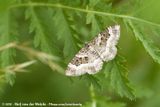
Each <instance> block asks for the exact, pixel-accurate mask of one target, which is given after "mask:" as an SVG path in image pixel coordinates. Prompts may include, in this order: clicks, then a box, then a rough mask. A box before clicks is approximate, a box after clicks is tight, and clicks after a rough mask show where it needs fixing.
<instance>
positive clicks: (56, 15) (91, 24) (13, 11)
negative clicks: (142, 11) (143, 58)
mask: <svg viewBox="0 0 160 107" xmlns="http://www.w3.org/2000/svg"><path fill="white" fill-rule="evenodd" d="M130 3H134V5H133V6H132V7H131V9H130V10H127V9H126V8H127V7H129V6H131V5H130ZM122 4H123V3H122ZM122 4H121V2H118V1H117V0H108V1H106V0H89V1H80V0H75V2H73V1H72V0H55V1H52V0H41V1H37V0H28V1H27V0H26V1H25V0H19V1H18V0H0V14H1V17H0V68H1V69H0V77H2V78H0V91H1V89H3V88H1V87H3V86H4V85H3V84H4V83H9V84H11V85H14V82H16V81H15V78H16V74H17V72H18V71H24V68H25V67H28V66H31V65H33V64H34V63H32V60H36V62H41V63H43V64H46V65H48V66H49V67H50V68H51V70H53V71H58V73H60V74H62V76H64V69H65V68H66V66H67V64H68V63H69V61H70V60H71V59H72V58H73V57H74V56H75V54H76V52H78V50H79V49H80V48H82V47H83V46H84V43H85V42H86V41H90V40H91V39H92V38H93V37H95V36H96V35H97V34H98V33H99V32H100V31H101V30H103V29H105V28H106V26H109V25H113V24H115V23H121V21H123V22H122V23H121V24H120V25H121V26H122V29H123V24H124V25H125V26H126V28H127V30H125V29H123V30H122V32H124V31H127V33H128V31H132V32H133V35H134V36H135V37H136V38H137V39H138V40H139V41H140V42H141V43H142V45H143V46H144V48H145V50H146V51H147V52H148V53H149V55H150V56H151V58H152V59H153V60H154V61H155V62H157V63H159V64H160V51H159V48H158V46H156V45H155V43H154V41H153V40H152V38H149V37H148V36H147V33H148V32H147V31H146V28H145V27H143V26H144V25H147V24H148V25H147V26H150V27H151V28H152V29H153V30H154V33H155V34H156V35H159V27H160V25H159V24H156V23H153V22H149V21H147V20H144V19H140V18H137V17H132V16H129V15H120V14H118V13H121V14H125V13H127V12H128V13H129V12H130V11H132V9H133V10H134V9H135V8H137V6H138V7H139V5H141V2H140V1H138V0H137V1H133V0H131V1H130V2H129V1H127V3H126V4H124V5H123V6H121V5H122ZM136 12H138V10H137V11H136ZM132 13H133V14H134V12H132ZM119 19H120V20H119ZM121 19H122V20H121ZM137 23H138V24H137ZM143 24H144V25H143ZM155 29H156V30H155ZM157 29H158V30H157ZM14 42H16V43H15V44H14ZM125 42H126V44H128V41H125ZM10 43H11V44H12V45H8V44H10ZM28 43H29V45H28ZM26 44H27V46H26ZM29 47H30V48H29ZM119 51H120V52H119ZM119 53H123V52H121V49H118V55H117V56H116V58H115V59H114V60H113V61H110V62H107V63H106V64H104V67H103V69H102V70H101V72H99V73H98V74H95V75H88V74H86V75H83V76H82V77H80V78H79V81H84V83H86V84H88V88H90V86H91V87H92V86H93V87H92V88H91V89H90V94H91V101H86V102H85V104H84V105H83V106H84V107H91V106H92V107H95V106H96V107H106V106H108V107H124V106H126V105H127V103H128V102H131V101H130V100H133V99H136V98H137V97H138V98H141V96H144V97H151V96H152V92H151V91H148V90H147V89H146V91H144V93H142V89H138V92H141V93H138V92H137V91H136V92H135V90H136V89H137V88H136V87H132V85H131V81H130V79H129V78H128V73H129V72H128V69H127V67H126V63H127V62H126V60H125V59H127V58H124V57H123V56H120V55H119ZM134 54H136V52H135V53H134ZM137 56H138V55H137ZM30 60H31V62H30ZM26 61H27V62H28V61H29V62H28V63H27V62H26ZM24 62H26V63H24ZM38 66H39V67H40V66H41V65H40V63H39V65H38ZM33 68H34V67H33ZM33 68H31V71H32V70H34V69H33ZM74 78H78V77H74ZM75 81H76V80H75ZM58 82H60V81H58ZM1 84H2V85H1ZM139 90H140V91H139ZM104 93H105V94H104ZM115 93H116V94H115ZM117 93H118V94H117ZM102 94H104V95H103V96H104V97H100V96H101V95H102ZM115 97H116V98H115ZM122 98H126V99H129V101H123V102H121V101H122V100H121V99H122ZM158 98H159V96H158ZM115 99H116V101H114V100H115Z"/></svg>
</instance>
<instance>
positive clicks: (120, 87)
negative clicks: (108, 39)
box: [110, 56, 135, 100]
mask: <svg viewBox="0 0 160 107" xmlns="http://www.w3.org/2000/svg"><path fill="white" fill-rule="evenodd" d="M123 62H124V59H123V57H120V56H117V57H116V61H115V62H114V63H113V64H114V65H113V67H112V70H111V74H110V77H111V87H113V89H114V90H115V91H116V92H117V93H118V94H119V95H120V96H121V97H124V96H125V97H128V98H129V99H131V100H132V99H134V98H135V94H134V91H133V89H132V87H131V86H130V83H129V80H128V77H127V74H128V70H127V69H126V67H125V66H124V64H123Z"/></svg>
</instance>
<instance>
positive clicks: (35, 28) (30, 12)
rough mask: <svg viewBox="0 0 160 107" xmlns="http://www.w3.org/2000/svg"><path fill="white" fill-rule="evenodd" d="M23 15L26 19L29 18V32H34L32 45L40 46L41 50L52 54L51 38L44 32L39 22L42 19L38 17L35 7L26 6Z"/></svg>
mask: <svg viewBox="0 0 160 107" xmlns="http://www.w3.org/2000/svg"><path fill="white" fill-rule="evenodd" d="M25 15H26V19H29V20H30V28H29V32H30V33H35V35H34V46H35V47H40V49H41V50H42V51H44V52H47V53H50V54H52V50H53V48H52V45H53V44H52V39H51V38H50V37H49V36H48V35H47V34H46V32H45V29H44V28H43V25H42V22H41V21H42V20H40V19H39V17H38V15H37V13H36V11H35V9H34V8H33V7H28V8H27V9H26V13H25Z"/></svg>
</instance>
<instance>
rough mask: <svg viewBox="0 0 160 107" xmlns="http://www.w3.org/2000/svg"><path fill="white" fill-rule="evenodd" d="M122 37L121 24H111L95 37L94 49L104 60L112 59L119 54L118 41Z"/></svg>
mask: <svg viewBox="0 0 160 107" xmlns="http://www.w3.org/2000/svg"><path fill="white" fill-rule="evenodd" d="M119 37H120V26H119V25H115V26H110V27H108V28H107V29H106V30H105V31H103V32H101V33H99V34H98V36H97V37H96V38H95V39H94V42H95V45H94V49H95V50H96V51H97V53H98V54H99V56H100V57H101V59H102V60H103V61H106V62H108V61H109V60H112V59H113V58H114V57H115V56H116V54H117V48H116V45H117V42H118V40H119Z"/></svg>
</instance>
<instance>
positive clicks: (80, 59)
mask: <svg viewBox="0 0 160 107" xmlns="http://www.w3.org/2000/svg"><path fill="white" fill-rule="evenodd" d="M102 66H103V61H102V59H101V58H100V57H99V55H98V54H97V52H96V51H95V50H94V48H93V47H92V45H91V43H88V44H87V45H86V46H85V47H84V48H82V49H81V50H80V51H79V52H78V53H77V54H76V56H75V57H74V58H73V59H72V61H71V62H70V63H69V65H68V67H67V70H66V75H67V76H80V75H82V74H85V73H88V74H95V73H97V72H98V71H99V70H101V69H102Z"/></svg>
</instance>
